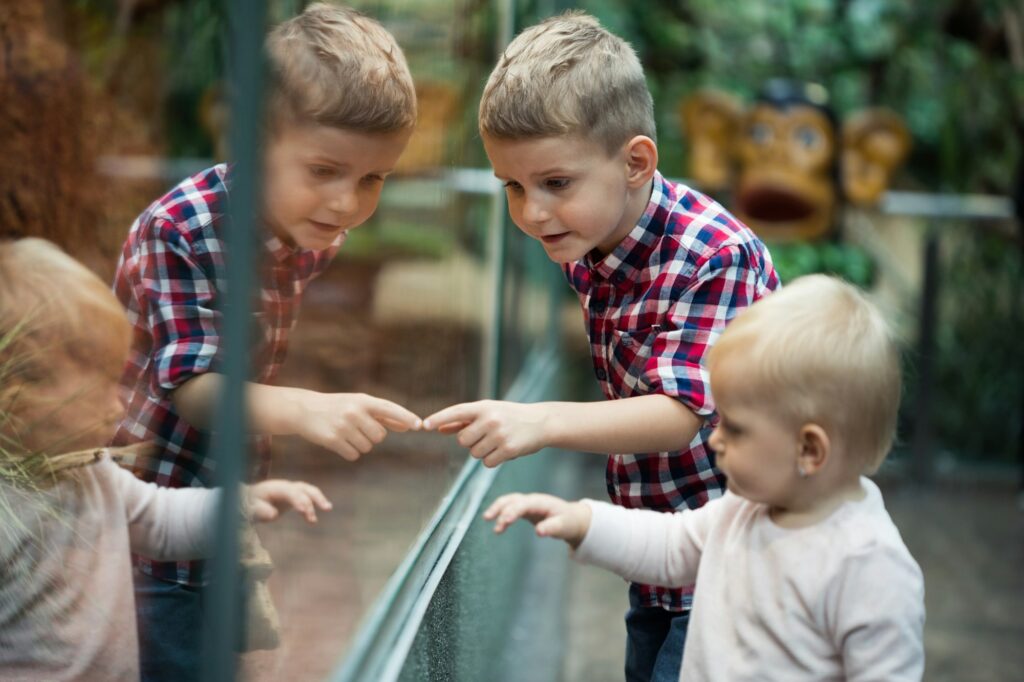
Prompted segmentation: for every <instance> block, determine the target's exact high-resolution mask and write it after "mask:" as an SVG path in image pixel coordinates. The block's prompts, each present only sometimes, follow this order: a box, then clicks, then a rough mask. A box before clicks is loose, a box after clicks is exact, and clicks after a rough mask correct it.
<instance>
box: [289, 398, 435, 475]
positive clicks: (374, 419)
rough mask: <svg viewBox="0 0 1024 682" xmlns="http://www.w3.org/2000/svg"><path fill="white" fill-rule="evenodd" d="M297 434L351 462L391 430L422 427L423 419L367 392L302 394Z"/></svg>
mask: <svg viewBox="0 0 1024 682" xmlns="http://www.w3.org/2000/svg"><path fill="white" fill-rule="evenodd" d="M302 395H303V398H302V405H301V409H300V414H301V417H300V423H299V425H298V428H297V429H296V431H297V433H298V434H299V435H300V436H302V437H303V438H305V439H306V440H308V441H309V442H311V443H315V444H317V445H320V446H323V447H325V448H327V449H329V450H333V451H334V452H336V453H338V454H339V455H341V456H342V457H344V458H345V459H347V460H349V461H355V460H357V459H359V457H360V456H362V455H365V454H366V453H368V452H369V451H370V450H371V449H373V446H374V445H376V444H378V443H380V442H381V441H382V440H384V437H385V436H386V435H387V433H388V430H389V429H390V430H391V431H409V430H410V429H418V428H420V424H421V422H420V418H419V417H417V416H416V415H415V414H413V413H412V412H410V411H409V410H407V409H405V408H404V407H402V406H401V405H397V404H395V403H393V402H391V401H390V400H384V399H382V398H375V397H373V396H370V395H366V394H365V393H316V392H314V391H306V392H304V393H303V394H302Z"/></svg>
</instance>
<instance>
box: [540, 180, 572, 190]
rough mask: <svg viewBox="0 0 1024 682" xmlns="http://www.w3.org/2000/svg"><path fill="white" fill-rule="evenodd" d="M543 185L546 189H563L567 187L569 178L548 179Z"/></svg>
mask: <svg viewBox="0 0 1024 682" xmlns="http://www.w3.org/2000/svg"><path fill="white" fill-rule="evenodd" d="M544 184H545V185H547V187H548V189H565V188H566V187H568V186H569V178H548V179H547V180H545V181H544Z"/></svg>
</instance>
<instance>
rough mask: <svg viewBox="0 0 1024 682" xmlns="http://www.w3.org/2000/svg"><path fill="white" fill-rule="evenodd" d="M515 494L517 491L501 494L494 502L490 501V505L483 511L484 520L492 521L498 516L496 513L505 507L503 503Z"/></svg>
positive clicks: (505, 503)
mask: <svg viewBox="0 0 1024 682" xmlns="http://www.w3.org/2000/svg"><path fill="white" fill-rule="evenodd" d="M517 494H518V493H508V494H507V495H502V496H501V497H499V498H498V499H496V500H495V501H494V502H491V506H489V507H488V508H487V510H486V511H485V512H484V520H485V521H493V520H494V519H495V517H497V516H498V513H499V512H501V510H502V509H504V508H505V505H507V504H508V503H509V500H511V499H512V498H513V497H515V496H516V495H517Z"/></svg>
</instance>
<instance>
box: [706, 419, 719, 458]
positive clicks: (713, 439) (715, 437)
mask: <svg viewBox="0 0 1024 682" xmlns="http://www.w3.org/2000/svg"><path fill="white" fill-rule="evenodd" d="M721 431H722V427H721V426H716V427H715V430H714V431H712V432H711V436H710V437H708V445H710V446H711V449H712V450H714V451H715V452H716V453H718V452H721V450H722V435H721Z"/></svg>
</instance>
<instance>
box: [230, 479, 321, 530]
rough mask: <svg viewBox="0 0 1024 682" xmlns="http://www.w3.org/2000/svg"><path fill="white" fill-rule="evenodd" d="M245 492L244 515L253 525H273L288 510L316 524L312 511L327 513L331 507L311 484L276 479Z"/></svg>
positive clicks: (261, 482) (318, 489) (251, 487)
mask: <svg viewBox="0 0 1024 682" xmlns="http://www.w3.org/2000/svg"><path fill="white" fill-rule="evenodd" d="M247 488H248V491H247V492H248V500H247V502H248V513H249V518H250V519H252V520H253V521H258V522H261V523H265V522H267V521H273V520H274V519H276V518H277V517H278V516H280V514H281V510H282V509H283V510H285V511H287V509H288V508H289V507H291V508H292V509H294V510H295V511H297V512H298V513H300V514H302V516H303V518H305V519H306V521H309V522H310V523H316V510H317V509H320V510H322V511H328V510H329V509H331V508H332V507H333V506H334V505H332V504H331V502H330V500H328V499H327V497H326V496H325V495H324V494H323V492H321V490H320V488H317V487H316V486H315V485H313V484H312V483H306V482H304V481H286V480H284V479H280V478H274V479H270V480H268V481H260V482H259V483H254V484H252V485H250V486H247Z"/></svg>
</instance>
